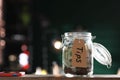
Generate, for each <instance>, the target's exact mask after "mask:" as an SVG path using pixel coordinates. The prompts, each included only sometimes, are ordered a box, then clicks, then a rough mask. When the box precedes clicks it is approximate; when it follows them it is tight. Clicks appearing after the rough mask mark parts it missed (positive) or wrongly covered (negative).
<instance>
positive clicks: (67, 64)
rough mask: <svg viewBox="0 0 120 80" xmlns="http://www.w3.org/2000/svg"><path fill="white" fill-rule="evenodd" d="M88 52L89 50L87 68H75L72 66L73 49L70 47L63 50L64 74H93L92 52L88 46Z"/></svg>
mask: <svg viewBox="0 0 120 80" xmlns="http://www.w3.org/2000/svg"><path fill="white" fill-rule="evenodd" d="M85 47H86V50H87V54H88V55H87V57H86V58H87V67H85V68H83V67H73V66H72V47H70V46H67V47H66V46H65V47H64V48H63V64H64V66H63V67H64V72H65V73H70V74H75V75H87V74H88V73H89V72H91V69H92V68H91V67H92V63H91V58H92V56H91V50H90V49H89V48H88V46H87V45H85Z"/></svg>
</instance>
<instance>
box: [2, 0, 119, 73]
mask: <svg viewBox="0 0 120 80" xmlns="http://www.w3.org/2000/svg"><path fill="white" fill-rule="evenodd" d="M119 4H120V1H119V0H79V1H77V0H4V20H5V22H6V25H5V28H6V34H7V35H6V42H7V44H6V47H5V49H4V59H5V60H4V65H5V66H8V64H7V63H9V62H8V60H7V59H8V58H7V57H8V55H10V53H15V54H16V55H19V53H20V45H21V44H22V43H27V44H28V45H29V49H30V52H31V57H32V61H31V70H32V72H34V71H35V68H36V67H38V66H41V67H42V68H46V69H48V71H49V72H50V69H51V66H52V61H57V62H58V64H59V65H60V66H61V62H60V61H61V58H60V57H59V56H61V52H60V51H55V50H54V48H53V45H52V40H53V39H56V38H59V39H60V37H61V34H63V33H64V32H67V31H73V30H74V29H75V26H76V25H77V24H84V25H86V28H87V30H88V31H89V32H92V34H93V36H96V39H95V40H94V42H98V43H101V44H103V45H104V46H105V47H106V48H107V49H108V50H109V51H110V52H111V55H112V59H113V62H112V67H111V68H110V69H107V67H106V66H103V65H101V64H99V63H98V62H97V61H95V62H94V73H95V74H116V73H117V70H118V69H119V66H120V62H119V61H120V58H119V56H120V54H119V53H120V51H119V44H120V42H119V41H120V37H119V36H120V32H119V30H120V5H119ZM44 23H45V25H44ZM14 34H22V35H24V36H25V39H24V40H22V41H14V40H12V39H11V36H13V35H14ZM45 51H46V52H45ZM43 56H44V57H43ZM46 56H47V57H46ZM46 60H47V61H46Z"/></svg>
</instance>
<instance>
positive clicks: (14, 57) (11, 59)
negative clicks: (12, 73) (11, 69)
mask: <svg viewBox="0 0 120 80" xmlns="http://www.w3.org/2000/svg"><path fill="white" fill-rule="evenodd" d="M16 60H17V57H16V56H15V55H13V54H11V55H10V56H9V61H11V62H13V61H16Z"/></svg>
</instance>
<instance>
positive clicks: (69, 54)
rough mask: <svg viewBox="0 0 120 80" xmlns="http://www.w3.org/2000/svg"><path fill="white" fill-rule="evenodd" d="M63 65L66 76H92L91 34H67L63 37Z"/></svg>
mask: <svg viewBox="0 0 120 80" xmlns="http://www.w3.org/2000/svg"><path fill="white" fill-rule="evenodd" d="M62 42H63V48H62V64H63V70H64V72H65V74H74V75H92V74H93V55H92V35H91V33H90V32H66V33H64V35H63V36H62Z"/></svg>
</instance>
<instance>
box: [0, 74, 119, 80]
mask: <svg viewBox="0 0 120 80" xmlns="http://www.w3.org/2000/svg"><path fill="white" fill-rule="evenodd" d="M0 80H120V76H119V75H93V76H91V77H80V76H74V77H65V76H53V75H45V76H41V75H24V76H22V77H0Z"/></svg>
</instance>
